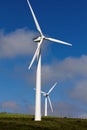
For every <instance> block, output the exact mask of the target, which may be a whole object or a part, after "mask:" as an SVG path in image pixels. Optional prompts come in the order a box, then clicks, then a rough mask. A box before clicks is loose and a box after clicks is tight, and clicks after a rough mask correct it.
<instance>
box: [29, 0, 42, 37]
mask: <svg viewBox="0 0 87 130" xmlns="http://www.w3.org/2000/svg"><path fill="white" fill-rule="evenodd" d="M27 3H28V6H29V8H30V11H31V13H32V16H33V19H34V22H35V25H36V28H37V30H38V31H39V33H40V34H41V35H43V34H42V31H41V28H40V26H39V23H38V21H37V19H36V16H35V14H34V11H33V9H32V7H31V4H30V2H29V0H27Z"/></svg>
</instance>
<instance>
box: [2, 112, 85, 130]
mask: <svg viewBox="0 0 87 130" xmlns="http://www.w3.org/2000/svg"><path fill="white" fill-rule="evenodd" d="M0 130H87V120H86V119H72V118H57V117H42V121H40V122H39V121H37V122H36V121H34V116H30V115H23V114H7V113H1V114H0Z"/></svg>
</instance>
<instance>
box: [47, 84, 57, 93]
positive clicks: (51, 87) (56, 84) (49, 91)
mask: <svg viewBox="0 0 87 130" xmlns="http://www.w3.org/2000/svg"><path fill="white" fill-rule="evenodd" d="M56 85H57V82H56V83H55V84H54V85H53V86H52V87H51V89H50V90H49V91H48V93H47V94H48V95H49V94H50V93H51V92H52V90H53V89H54V87H55V86H56Z"/></svg>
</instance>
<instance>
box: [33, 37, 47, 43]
mask: <svg viewBox="0 0 87 130" xmlns="http://www.w3.org/2000/svg"><path fill="white" fill-rule="evenodd" d="M42 39H45V37H44V36H37V37H35V38H34V39H33V41H34V42H40V41H41V40H42Z"/></svg>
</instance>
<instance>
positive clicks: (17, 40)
mask: <svg viewBox="0 0 87 130" xmlns="http://www.w3.org/2000/svg"><path fill="white" fill-rule="evenodd" d="M34 36H35V33H34V32H33V31H29V30H27V29H17V30H16V31H14V32H10V33H8V34H5V33H4V32H3V31H0V58H13V57H17V56H24V55H29V54H32V53H33V52H34V50H35V47H36V46H34V45H33V41H32V38H33V37H34Z"/></svg>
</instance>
